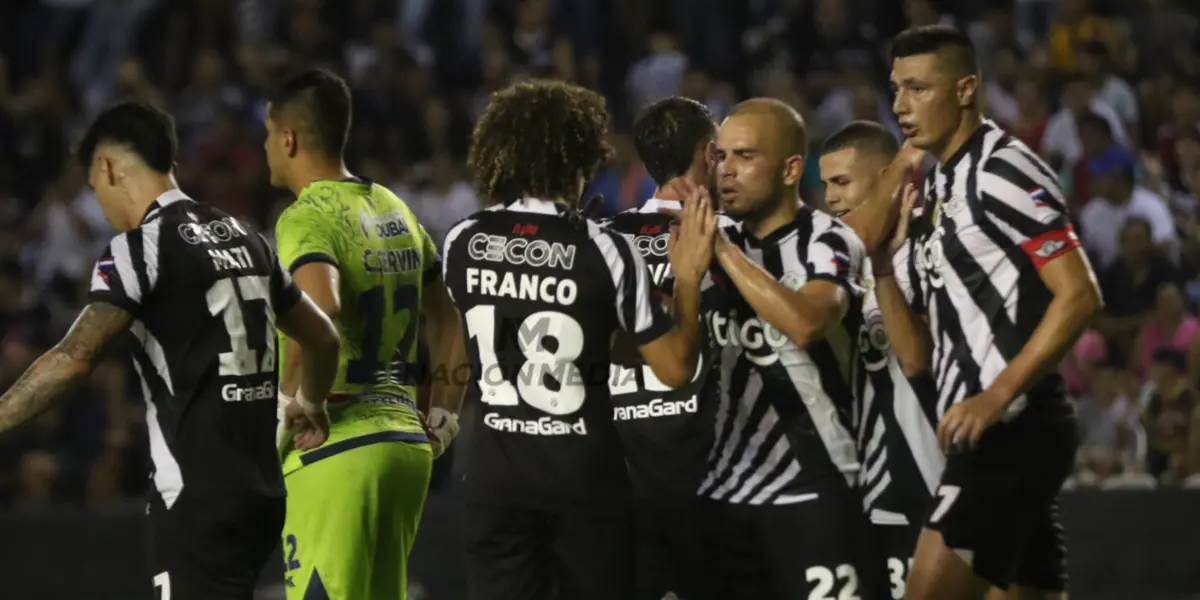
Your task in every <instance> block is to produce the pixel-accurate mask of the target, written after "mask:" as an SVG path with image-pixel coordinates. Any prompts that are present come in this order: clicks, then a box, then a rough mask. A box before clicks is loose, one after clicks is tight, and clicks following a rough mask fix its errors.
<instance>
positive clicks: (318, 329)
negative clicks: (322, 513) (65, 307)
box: [0, 103, 338, 600]
mask: <svg viewBox="0 0 1200 600" xmlns="http://www.w3.org/2000/svg"><path fill="white" fill-rule="evenodd" d="M176 147H177V143H176V139H175V129H174V123H173V121H172V120H171V117H170V116H168V115H166V114H164V113H162V112H160V111H158V110H157V109H155V108H152V107H150V106H147V105H143V104H136V103H122V104H117V105H115V106H113V107H110V108H108V109H106V110H105V111H104V112H102V113H101V114H100V115H99V116H98V117H97V118H96V120H95V122H93V123H92V125H91V127H90V128H89V129H88V131H87V133H86V134H85V135H84V137H83V140H82V141H81V143H80V144H79V149H78V157H79V160H80V162H81V163H82V164H83V166H84V168H86V169H87V172H88V184H89V185H90V186H91V187H92V189H94V190H95V193H96V200H97V201H98V202H99V203H100V206H101V207H102V208H103V209H104V215H105V217H107V218H108V221H109V223H111V224H112V226H113V227H114V228H116V229H117V230H119V231H121V232H122V233H119V234H118V235H117V236H116V237H114V238H113V240H112V242H111V243H110V244H109V245H108V248H107V249H105V251H104V254H103V256H102V257H101V258H100V260H99V261H98V262H97V263H96V266H95V269H94V270H93V271H92V282H91V292H90V301H89V304H88V305H87V306H86V307H84V309H83V312H81V313H80V315H79V317H78V318H77V319H76V321H75V324H74V325H72V326H71V329H70V331H68V332H67V334H66V337H64V338H63V340H62V341H60V342H59V343H58V344H56V345H55V346H54V347H53V348H51V349H50V350H49V351H48V352H46V354H44V355H42V357H41V358H39V359H38V360H37V361H36V362H34V363H33V365H31V366H30V367H29V369H28V370H27V371H26V372H25V374H24V375H22V376H21V379H20V380H18V381H17V382H16V383H15V384H13V386H12V387H11V388H10V389H9V390H8V391H7V392H5V393H4V396H3V397H2V398H0V431H3V430H7V429H10V428H12V427H14V426H16V425H18V424H20V423H22V422H24V421H27V420H29V419H31V418H33V417H34V416H36V415H37V414H38V413H40V412H42V411H44V410H47V409H49V408H50V407H51V406H52V405H54V404H55V403H56V402H57V401H59V400H61V399H62V398H63V397H64V396H65V395H66V394H67V392H69V391H70V390H71V389H72V388H74V387H75V386H77V385H79V384H80V383H82V382H83V381H84V380H86V379H87V377H88V374H89V373H90V372H91V370H92V368H93V367H94V366H95V365H96V363H97V362H98V361H99V360H100V358H101V356H102V351H103V350H104V348H105V346H106V345H108V343H109V342H110V341H111V340H113V339H115V338H117V337H118V335H119V334H122V333H124V332H126V331H128V332H129V333H131V334H132V336H131V338H132V339H131V340H130V342H131V346H132V354H133V368H134V371H136V372H137V375H138V380H139V382H140V383H141V390H142V396H143V399H144V400H145V402H146V425H147V428H148V429H149V432H150V457H151V459H152V460H153V463H154V470H153V480H154V486H153V491H152V493H151V494H150V509H149V514H150V532H151V563H152V566H153V569H154V570H153V572H154V573H155V575H154V586H155V588H156V597H157V598H158V599H159V600H206V599H229V600H245V599H246V598H250V597H251V595H252V594H253V592H254V584H255V581H256V580H257V578H258V574H259V571H261V570H262V567H263V565H264V564H266V561H267V559H268V557H269V556H270V554H271V552H272V551H273V550H274V549H275V544H276V541H277V540H278V539H279V537H278V536H279V531H280V527H281V526H282V525H283V518H284V515H283V513H284V487H283V477H282V475H281V474H280V470H279V459H278V457H277V456H276V453H275V444H274V437H275V436H274V431H275V403H274V398H275V379H276V354H275V338H276V331H275V328H276V325H277V324H278V326H279V327H280V328H281V329H282V330H284V331H286V332H287V333H288V335H291V336H294V338H295V339H296V340H297V341H298V342H299V343H300V344H301V346H302V347H303V348H304V351H303V352H302V353H301V356H303V362H304V366H305V369H304V372H305V379H304V385H305V387H306V388H308V389H311V390H314V392H324V391H326V390H328V389H329V388H330V385H331V384H332V383H333V377H334V375H335V373H336V368H337V347H338V336H337V331H336V330H335V329H334V327H333V324H332V323H330V322H329V319H327V318H326V317H325V315H324V314H322V313H321V311H320V310H319V309H317V307H316V306H315V305H314V304H313V303H312V302H311V301H310V300H308V298H307V297H305V296H304V295H303V294H301V293H300V291H299V290H297V288H296V286H295V285H294V284H293V283H292V281H291V278H290V277H289V276H288V274H287V273H286V272H284V271H283V270H282V269H280V267H279V264H278V261H276V259H275V255H274V253H273V252H272V251H271V247H270V246H269V245H268V244H267V242H266V240H264V239H263V237H262V236H261V235H259V234H258V233H255V232H254V231H252V230H251V229H250V228H249V227H248V226H246V225H245V224H243V223H241V222H240V221H238V220H237V219H234V218H233V217H230V216H229V215H227V214H225V213H223V212H221V211H219V210H217V209H215V208H212V207H210V206H207V205H204V204H200V203H197V202H195V201H193V200H192V199H191V198H189V197H188V196H187V195H185V194H184V193H183V192H182V191H180V190H179V188H178V187H176V183H175V178H174V177H173V175H172V169H173V167H174V164H175V151H176Z"/></svg>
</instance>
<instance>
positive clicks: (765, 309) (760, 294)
mask: <svg viewBox="0 0 1200 600" xmlns="http://www.w3.org/2000/svg"><path fill="white" fill-rule="evenodd" d="M716 256H717V261H718V262H720V263H721V268H722V269H724V270H725V273H726V274H728V275H729V279H730V281H732V282H733V285H734V286H735V287H736V288H737V290H738V292H739V293H740V294H741V295H742V298H744V299H745V300H746V303H747V304H749V305H750V308H753V309H754V312H755V313H757V314H758V316H759V317H760V318H762V319H763V320H764V321H766V322H767V323H770V324H771V326H772V327H774V328H775V329H778V330H779V331H780V332H782V333H783V334H784V335H786V336H787V337H788V339H790V340H792V342H793V343H795V344H796V345H797V346H800V347H803V346H806V345H808V343H809V342H811V341H813V340H814V339H817V338H819V337H820V335H821V332H822V331H824V330H825V326H826V325H827V324H828V322H829V318H830V315H828V314H826V313H825V311H821V310H818V309H817V308H816V307H815V306H812V304H811V303H810V302H809V301H808V300H807V299H806V298H805V297H804V296H803V295H802V294H800V293H799V292H797V291H794V290H791V289H788V288H787V287H785V286H784V285H783V284H781V283H779V282H778V281H776V280H775V278H774V277H773V276H771V274H770V273H768V272H767V271H765V270H764V269H763V268H762V267H760V266H758V265H757V264H755V263H754V261H752V260H750V258H749V257H747V256H746V255H745V254H744V253H743V252H742V251H741V249H740V248H738V247H736V246H734V245H733V244H731V243H729V242H727V241H725V240H723V239H722V240H720V241H719V242H718V244H717V251H716Z"/></svg>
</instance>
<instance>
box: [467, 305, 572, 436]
mask: <svg viewBox="0 0 1200 600" xmlns="http://www.w3.org/2000/svg"><path fill="white" fill-rule="evenodd" d="M464 316H465V318H466V322H467V333H468V335H470V336H471V337H472V338H474V339H475V341H476V342H477V343H478V345H479V362H480V367H481V371H480V375H479V380H478V382H477V383H478V384H479V390H480V392H482V400H483V402H484V403H486V404H492V405H495V406H516V405H517V404H519V402H520V400H522V399H524V400H525V403H526V404H528V405H530V406H532V407H534V408H536V409H538V410H540V411H542V412H545V413H548V414H552V415H569V414H571V413H574V412H575V411H578V410H579V409H580V407H582V406H583V401H584V400H585V399H586V398H587V389H586V387H585V386H584V381H583V373H581V372H580V370H579V367H578V366H577V365H576V364H575V360H577V359H578V358H579V355H580V354H581V353H582V352H583V328H582V327H580V325H579V321H576V320H575V319H574V318H572V317H571V316H570V315H567V314H563V313H560V312H556V311H549V310H546V311H540V312H535V313H533V314H531V315H529V316H528V317H526V318H525V320H523V321H522V322H521V324H520V326H519V327H518V329H517V347H518V348H519V350H520V351H521V355H522V357H523V358H524V359H525V361H524V362H523V363H522V364H521V366H520V368H519V369H518V370H517V373H516V375H515V377H516V380H517V384H516V385H515V386H514V385H513V384H512V382H511V381H509V380H508V377H507V376H505V374H504V373H503V370H502V369H501V366H500V359H499V358H498V357H497V356H496V307H495V306H492V305H487V304H481V305H479V306H474V307H472V308H471V309H470V310H468V311H467V313H466V315H464ZM547 337H552V338H554V340H555V341H557V342H558V343H557V345H555V346H554V350H550V349H549V348H547V345H546V338H547ZM547 378H549V379H553V380H554V384H556V387H557V388H558V389H557V390H552V389H550V388H549V387H547V386H546V383H547V382H546V379H547Z"/></svg>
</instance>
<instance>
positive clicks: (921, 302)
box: [908, 120, 1079, 420]
mask: <svg viewBox="0 0 1200 600" xmlns="http://www.w3.org/2000/svg"><path fill="white" fill-rule="evenodd" d="M924 195H925V200H924V202H923V206H922V208H919V209H918V210H917V211H916V212H914V216H913V222H912V224H911V226H910V229H909V250H910V252H911V253H912V260H910V261H908V270H909V277H910V279H911V281H912V286H913V288H914V295H913V302H912V307H913V309H914V310H915V311H916V312H918V313H919V314H922V315H926V316H927V317H928V319H929V325H930V328H931V330H932V336H933V357H932V363H931V371H932V373H933V376H934V378H935V382H936V387H937V391H938V404H937V416H938V418H941V416H942V415H944V414H945V412H946V410H947V409H948V408H949V407H950V406H951V405H953V404H955V403H958V402H961V401H962V400H965V399H967V398H970V397H971V396H973V395H975V394H977V393H979V392H981V391H983V390H985V389H987V387H988V386H990V385H991V384H992V383H993V382H994V381H995V380H996V377H997V376H999V375H1000V373H1001V372H1002V371H1003V370H1004V369H1005V368H1006V367H1007V366H1008V363H1009V361H1011V360H1012V359H1013V358H1014V357H1015V356H1016V355H1017V353H1018V352H1020V351H1021V348H1022V347H1024V345H1025V343H1026V342H1027V341H1029V338H1030V336H1032V334H1033V330H1034V328H1036V327H1037V325H1038V323H1039V322H1040V321H1041V319H1042V316H1043V315H1045V314H1046V310H1047V308H1048V307H1049V304H1050V301H1051V300H1052V295H1051V293H1050V290H1049V289H1048V288H1047V287H1046V285H1045V284H1044V283H1043V282H1042V280H1041V277H1040V276H1039V275H1038V271H1039V270H1040V269H1041V268H1042V266H1043V265H1045V264H1046V263H1048V262H1050V261H1051V260H1054V259H1055V258H1057V257H1059V256H1061V255H1063V254H1065V253H1067V252H1070V251H1071V250H1073V249H1075V248H1077V247H1079V239H1078V237H1076V235H1075V231H1074V229H1073V228H1072V225H1071V222H1070V219H1069V217H1068V216H1067V213H1066V204H1065V202H1064V200H1063V195H1062V191H1061V190H1060V188H1059V185H1058V179H1057V177H1056V175H1055V173H1054V172H1053V171H1051V170H1050V168H1049V167H1048V166H1047V165H1046V163H1044V162H1043V161H1042V160H1041V159H1040V158H1038V157H1037V156H1036V155H1035V154H1034V153H1033V151H1032V150H1030V149H1029V148H1028V147H1026V146H1025V144H1023V143H1021V142H1020V141H1019V140H1017V139H1015V138H1013V137H1012V136H1010V135H1008V134H1007V133H1005V132H1004V130H1002V129H1001V128H1000V127H999V126H998V125H996V124H995V123H993V122H991V121H987V120H985V121H984V122H983V123H982V124H981V125H980V126H979V128H978V129H976V131H975V133H974V134H973V135H972V136H971V137H970V139H969V140H967V142H966V143H965V144H963V146H962V148H960V149H959V150H958V152H957V153H956V154H955V155H954V156H953V157H951V158H950V160H948V161H946V162H945V163H944V164H938V165H937V166H935V167H934V168H933V169H932V170H931V171H930V172H929V173H928V174H927V175H926V178H925V182H924ZM1027 396H1034V397H1036V398H1038V400H1037V401H1035V402H1033V403H1032V404H1033V405H1034V406H1036V407H1037V409H1038V411H1039V412H1040V411H1041V410H1042V409H1046V410H1048V411H1050V413H1053V414H1057V415H1061V414H1069V413H1070V407H1069V405H1067V404H1066V400H1065V392H1064V388H1063V381H1062V377H1061V376H1060V375H1059V374H1058V371H1057V370H1050V371H1048V372H1047V374H1046V375H1044V376H1043V377H1042V378H1041V380H1039V381H1038V382H1037V383H1036V384H1035V385H1034V386H1033V387H1032V388H1031V389H1030V391H1029V392H1028V394H1024V395H1022V396H1020V397H1018V398H1017V399H1016V400H1015V401H1014V402H1013V403H1012V404H1011V405H1010V408H1009V410H1008V412H1007V414H1006V415H1005V420H1010V419H1011V418H1013V417H1015V416H1016V415H1017V414H1019V413H1020V412H1022V411H1023V410H1024V408H1025V406H1026V405H1027V404H1028V403H1029V402H1028V398H1027ZM1046 397H1049V398H1048V399H1046ZM1055 398H1058V400H1056V399H1055Z"/></svg>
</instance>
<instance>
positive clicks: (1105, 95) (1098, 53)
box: [1077, 42, 1139, 138]
mask: <svg viewBox="0 0 1200 600" xmlns="http://www.w3.org/2000/svg"><path fill="white" fill-rule="evenodd" d="M1077 61H1078V64H1079V70H1080V72H1082V73H1083V76H1084V77H1087V78H1088V80H1090V81H1091V82H1092V87H1093V89H1095V90H1096V98H1098V99H1099V100H1101V101H1103V102H1104V103H1105V104H1108V105H1109V106H1111V107H1112V109H1113V110H1114V111H1116V113H1117V116H1119V117H1121V121H1122V122H1124V124H1125V127H1126V128H1127V129H1128V131H1129V132H1130V133H1133V132H1136V131H1137V124H1138V116H1139V112H1138V98H1137V92H1135V91H1134V89H1133V86H1131V85H1129V83H1128V82H1126V81H1125V80H1124V79H1122V78H1121V76H1119V75H1117V74H1116V73H1114V72H1113V68H1112V57H1111V56H1110V55H1109V51H1108V46H1106V45H1105V44H1103V43H1101V42H1088V43H1086V44H1084V45H1083V49H1082V51H1081V52H1080V56H1079V58H1078V59H1077ZM1133 137H1135V138H1136V137H1137V136H1136V135H1134V136H1133Z"/></svg>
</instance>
